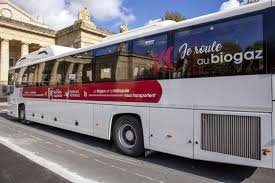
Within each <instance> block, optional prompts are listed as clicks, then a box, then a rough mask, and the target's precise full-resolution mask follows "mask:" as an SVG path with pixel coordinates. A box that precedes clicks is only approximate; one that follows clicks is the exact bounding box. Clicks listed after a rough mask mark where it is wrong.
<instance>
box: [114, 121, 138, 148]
mask: <svg viewBox="0 0 275 183" xmlns="http://www.w3.org/2000/svg"><path fill="white" fill-rule="evenodd" d="M118 134H119V135H118V137H119V142H120V144H121V145H122V146H123V147H125V148H127V149H131V148H133V147H134V146H135V145H136V143H137V133H136V131H135V129H134V128H133V127H132V126H131V125H129V124H124V125H122V126H121V127H120V128H119V132H118Z"/></svg>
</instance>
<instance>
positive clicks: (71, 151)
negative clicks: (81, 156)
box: [67, 149, 75, 154]
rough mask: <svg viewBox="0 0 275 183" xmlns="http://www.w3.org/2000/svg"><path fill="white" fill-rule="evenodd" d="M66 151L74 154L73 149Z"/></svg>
mask: <svg viewBox="0 0 275 183" xmlns="http://www.w3.org/2000/svg"><path fill="white" fill-rule="evenodd" d="M67 151H68V152H70V153H73V154H75V152H74V151H73V150H70V149H68V150H67Z"/></svg>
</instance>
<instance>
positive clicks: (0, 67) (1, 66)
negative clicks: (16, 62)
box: [0, 39, 10, 85]
mask: <svg viewBox="0 0 275 183" xmlns="http://www.w3.org/2000/svg"><path fill="white" fill-rule="evenodd" d="M9 59H10V48H9V40H7V39H3V40H2V41H1V57H0V62H1V63H0V81H1V83H0V85H5V84H7V83H8V73H9Z"/></svg>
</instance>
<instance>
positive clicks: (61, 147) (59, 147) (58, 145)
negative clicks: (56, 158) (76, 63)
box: [55, 145, 63, 149]
mask: <svg viewBox="0 0 275 183" xmlns="http://www.w3.org/2000/svg"><path fill="white" fill-rule="evenodd" d="M55 146H56V147H58V148H59V149H63V147H61V146H59V145H55Z"/></svg>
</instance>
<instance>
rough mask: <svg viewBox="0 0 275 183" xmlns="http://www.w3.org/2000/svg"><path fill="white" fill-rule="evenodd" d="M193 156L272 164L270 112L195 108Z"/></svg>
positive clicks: (237, 162) (254, 164)
mask: <svg viewBox="0 0 275 183" xmlns="http://www.w3.org/2000/svg"><path fill="white" fill-rule="evenodd" d="M194 119H195V127H194V129H195V130H194V141H195V144H194V158H195V159H200V160H207V161H215V162H223V163H232V164H239V165H248V166H255V167H265V168H272V158H273V154H272V153H271V152H269V153H267V154H263V149H264V148H272V144H271V137H272V135H271V131H272V130H271V129H272V128H271V113H248V112H231V111H208V110H196V111H195V115H194Z"/></svg>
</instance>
